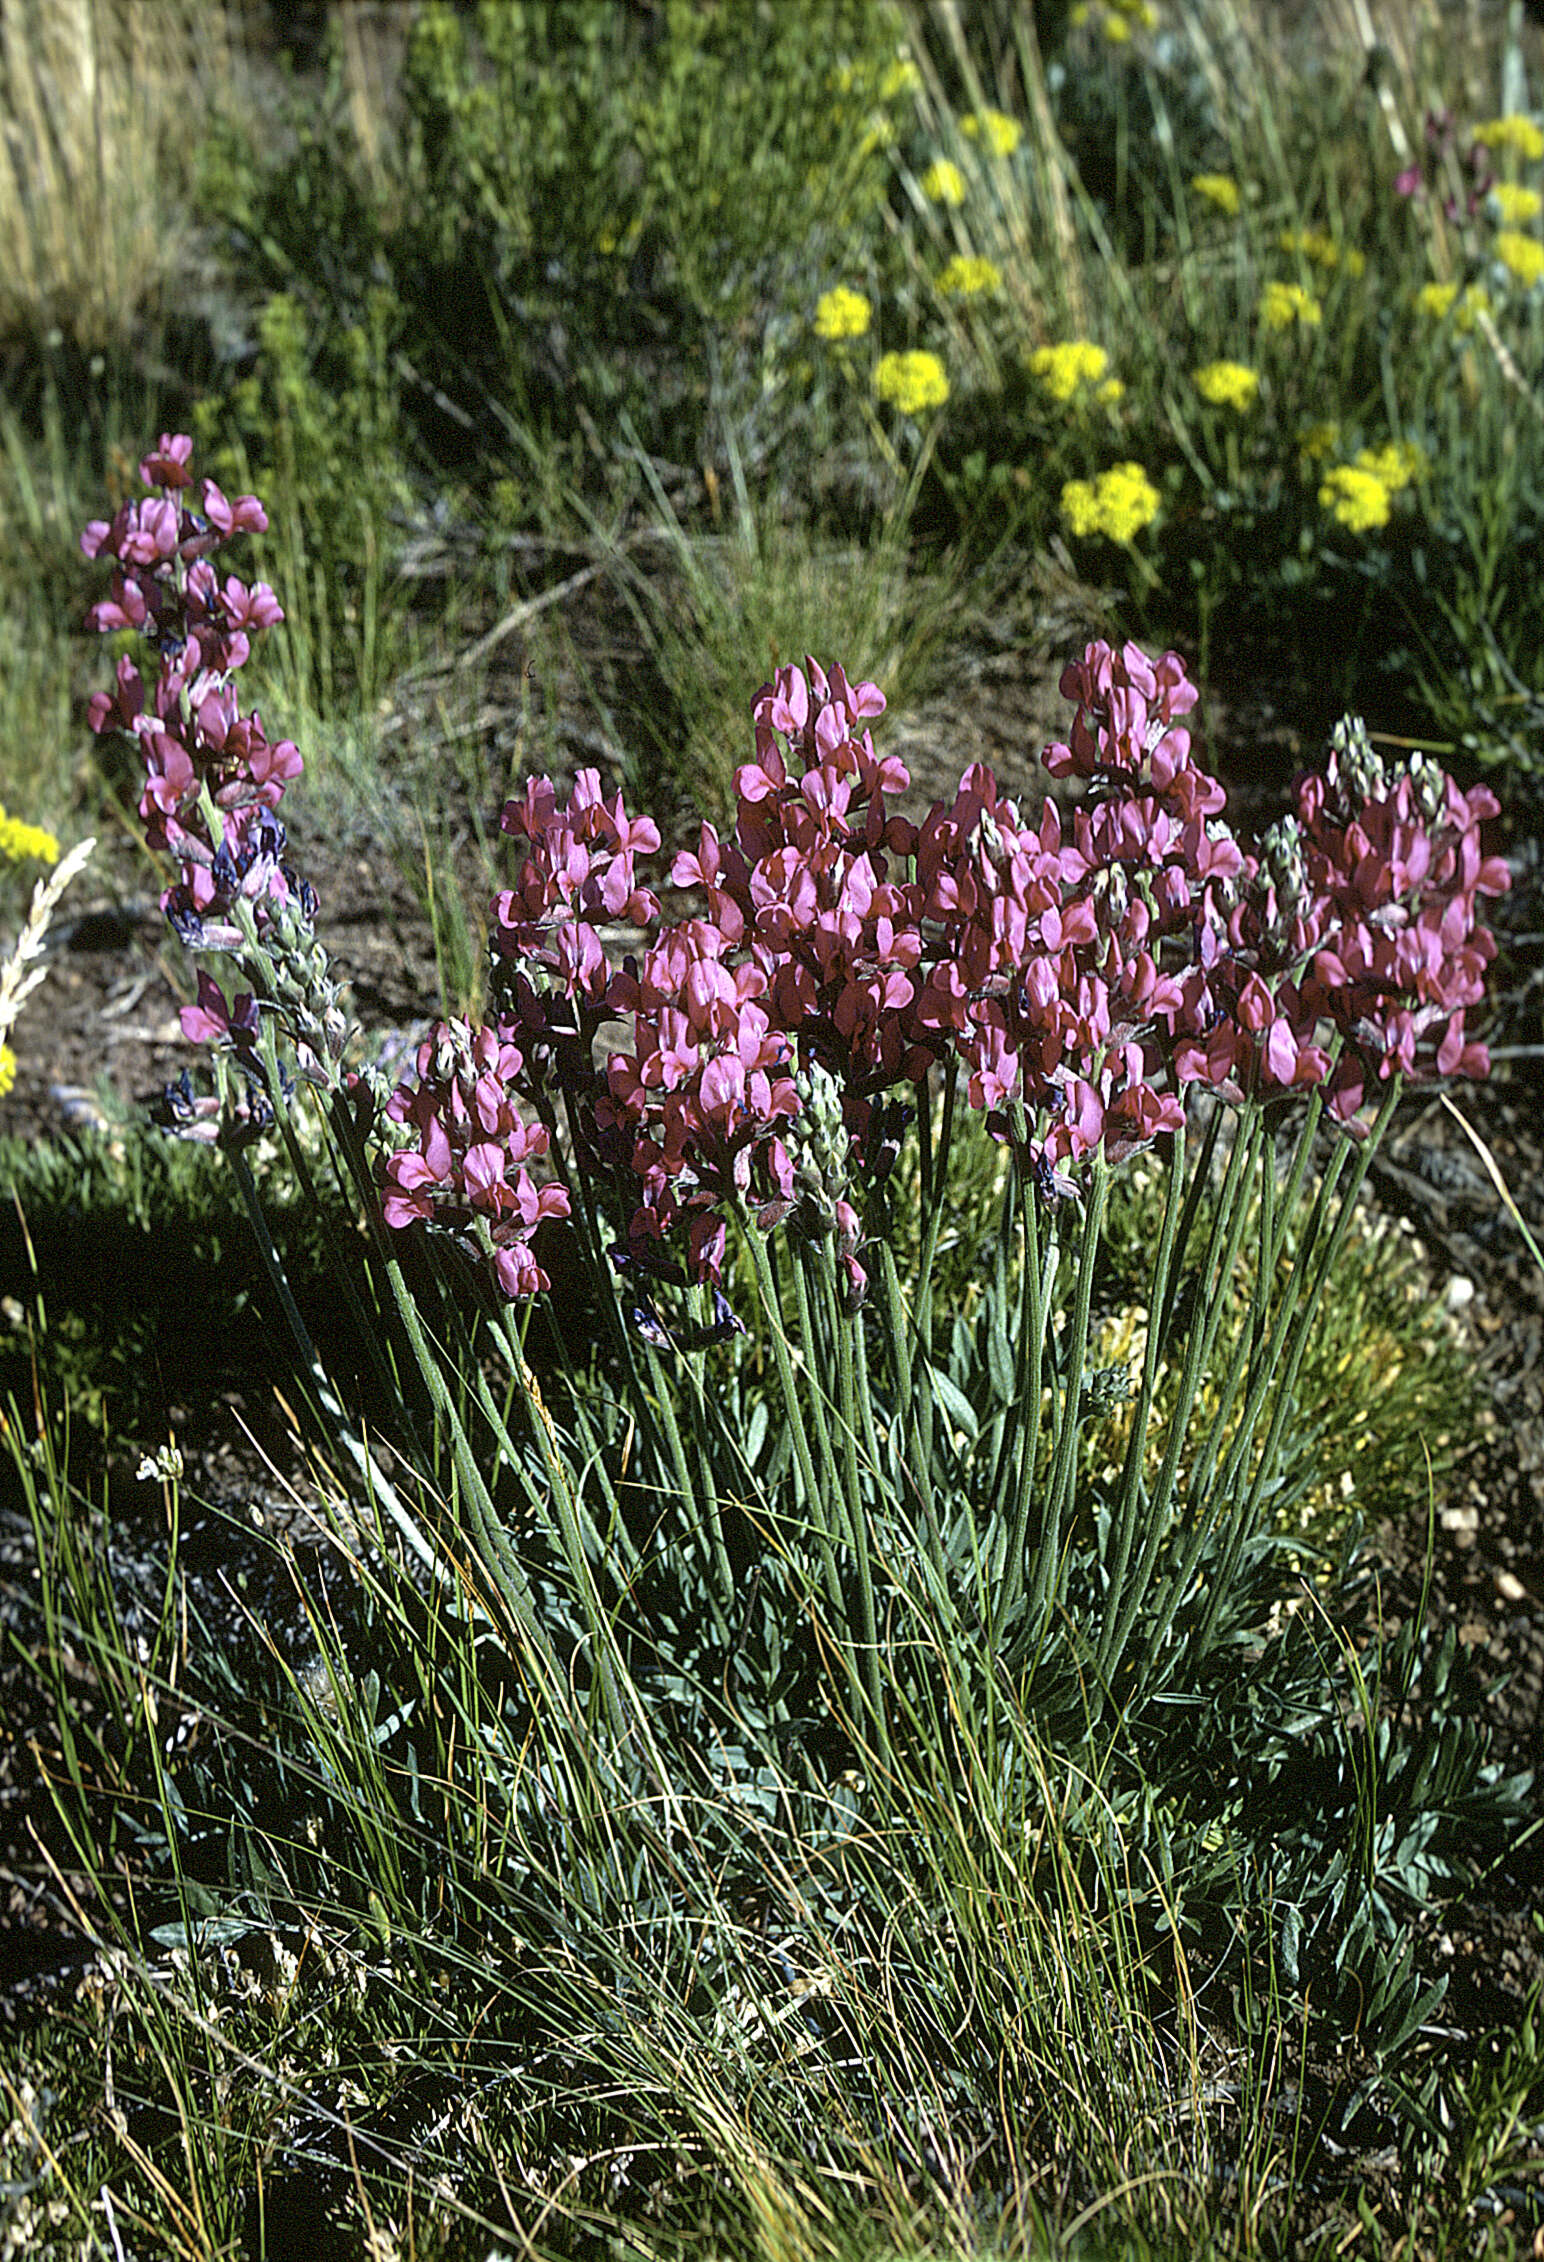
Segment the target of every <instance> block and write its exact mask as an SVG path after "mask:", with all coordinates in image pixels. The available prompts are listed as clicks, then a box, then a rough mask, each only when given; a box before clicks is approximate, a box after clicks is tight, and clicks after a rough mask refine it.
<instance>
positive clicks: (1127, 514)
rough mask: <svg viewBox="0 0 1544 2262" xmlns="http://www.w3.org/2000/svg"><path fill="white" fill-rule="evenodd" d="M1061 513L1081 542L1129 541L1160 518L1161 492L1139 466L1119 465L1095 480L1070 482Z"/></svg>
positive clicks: (1064, 493) (1062, 496)
mask: <svg viewBox="0 0 1544 2262" xmlns="http://www.w3.org/2000/svg"><path fill="white" fill-rule="evenodd" d="M1061 514H1062V517H1063V518H1064V519H1065V520H1066V521H1067V524H1068V526H1069V527H1070V528H1071V529H1072V532H1073V533H1074V534H1075V535H1076V536H1077V537H1078V539H1079V540H1080V541H1087V539H1088V538H1089V537H1090V536H1091V535H1094V534H1102V535H1103V536H1104V537H1105V539H1106V540H1107V541H1110V542H1129V541H1130V540H1131V539H1132V537H1133V536H1134V535H1137V534H1140V533H1141V531H1142V529H1143V527H1144V526H1150V525H1151V524H1152V522H1153V520H1154V519H1155V518H1156V517H1157V515H1158V490H1157V488H1156V487H1155V486H1154V485H1153V483H1152V481H1151V480H1150V479H1149V478H1148V476H1147V473H1146V472H1145V471H1144V470H1143V469H1142V466H1141V465H1140V464H1139V463H1116V464H1112V465H1111V466H1110V469H1109V470H1108V471H1102V472H1101V473H1100V474H1099V477H1098V478H1097V479H1095V480H1092V481H1090V480H1087V479H1069V480H1068V481H1067V484H1066V485H1065V487H1063V489H1062V491H1061Z"/></svg>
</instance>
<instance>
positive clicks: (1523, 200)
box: [1490, 181, 1544, 228]
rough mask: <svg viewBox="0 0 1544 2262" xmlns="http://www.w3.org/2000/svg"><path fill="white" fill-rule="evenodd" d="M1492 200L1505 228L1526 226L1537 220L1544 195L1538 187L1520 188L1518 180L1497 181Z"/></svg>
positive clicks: (1491, 195)
mask: <svg viewBox="0 0 1544 2262" xmlns="http://www.w3.org/2000/svg"><path fill="white" fill-rule="evenodd" d="M1490 201H1491V203H1492V204H1493V205H1494V206H1495V208H1496V218H1497V219H1498V220H1499V221H1500V222H1501V224H1502V226H1503V227H1505V228H1526V227H1527V225H1528V222H1529V221H1530V220H1536V219H1537V218H1538V216H1539V210H1540V207H1541V206H1544V197H1541V196H1540V195H1539V192H1538V190H1537V189H1531V188H1520V187H1519V186H1518V184H1517V182H1516V181H1497V182H1496V184H1495V186H1494V187H1493V188H1492V190H1491V192H1490Z"/></svg>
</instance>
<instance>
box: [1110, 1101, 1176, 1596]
mask: <svg viewBox="0 0 1544 2262" xmlns="http://www.w3.org/2000/svg"><path fill="white" fill-rule="evenodd" d="M1184 1192H1185V1131H1184V1126H1183V1124H1182V1125H1181V1126H1180V1128H1179V1130H1178V1131H1176V1132H1175V1134H1174V1148H1173V1152H1172V1154H1171V1155H1170V1157H1169V1185H1168V1191H1167V1193H1166V1195H1165V1197H1164V1204H1163V1225H1162V1227H1161V1228H1160V1230H1159V1235H1158V1255H1157V1259H1156V1261H1155V1263H1154V1267H1153V1288H1152V1294H1151V1296H1150V1297H1149V1299H1148V1306H1147V1344H1146V1348H1145V1350H1144V1352H1143V1355H1142V1383H1141V1388H1140V1389H1139V1391H1138V1393H1137V1402H1136V1407H1135V1409H1134V1411H1133V1413H1132V1417H1131V1436H1130V1439H1129V1440H1128V1442H1127V1446H1126V1463H1125V1467H1124V1468H1123V1469H1122V1471H1121V1488H1120V1498H1119V1500H1118V1502H1117V1503H1116V1509H1115V1534H1114V1546H1113V1549H1112V1552H1111V1555H1110V1560H1109V1571H1108V1576H1107V1578H1106V1581H1105V1592H1106V1594H1107V1595H1110V1596H1115V1595H1118V1594H1119V1593H1120V1592H1121V1589H1122V1588H1123V1586H1124V1585H1125V1580H1126V1571H1127V1568H1128V1566H1129V1564H1130V1562H1131V1550H1132V1546H1133V1544H1134V1542H1135V1539H1136V1529H1137V1521H1138V1518H1139V1517H1140V1516H1141V1514H1142V1511H1143V1509H1144V1507H1145V1505H1146V1501H1147V1492H1146V1487H1145V1486H1144V1484H1143V1482H1142V1464H1143V1462H1144V1460H1145V1459H1146V1455H1147V1425H1148V1423H1149V1422H1150V1421H1151V1419H1152V1413H1153V1398H1154V1395H1155V1393H1156V1391H1157V1388H1158V1369H1159V1363H1160V1362H1159V1333H1160V1331H1159V1324H1158V1314H1159V1313H1160V1312H1161V1311H1162V1310H1163V1308H1164V1305H1165V1303H1166V1301H1167V1298H1168V1292H1169V1274H1170V1270H1171V1268H1172V1266H1173V1262H1174V1250H1175V1246H1176V1243H1177V1241H1178V1239H1179V1220H1180V1210H1181V1207H1182V1196H1183V1194H1184Z"/></svg>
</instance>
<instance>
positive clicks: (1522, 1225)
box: [1442, 1092, 1544, 1272]
mask: <svg viewBox="0 0 1544 2262" xmlns="http://www.w3.org/2000/svg"><path fill="white" fill-rule="evenodd" d="M1442 1104H1443V1106H1444V1107H1445V1108H1446V1109H1447V1111H1448V1114H1449V1115H1450V1116H1451V1117H1452V1118H1453V1121H1454V1122H1455V1123H1456V1124H1457V1125H1458V1128H1459V1130H1460V1131H1462V1133H1463V1135H1464V1137H1465V1138H1466V1139H1467V1140H1468V1142H1469V1144H1470V1146H1471V1147H1473V1149H1474V1151H1475V1153H1476V1154H1477V1155H1478V1156H1479V1158H1480V1161H1481V1162H1482V1163H1483V1164H1484V1166H1485V1175H1486V1177H1487V1178H1488V1179H1489V1180H1490V1182H1491V1184H1492V1186H1494V1187H1495V1189H1496V1192H1497V1193H1498V1194H1499V1195H1500V1196H1501V1206H1502V1208H1503V1209H1504V1210H1505V1211H1506V1213H1507V1216H1508V1217H1509V1218H1510V1219H1511V1220H1512V1223H1513V1224H1514V1225H1515V1226H1516V1228H1517V1230H1518V1232H1519V1233H1520V1234H1521V1235H1522V1237H1523V1239H1524V1240H1525V1241H1526V1242H1527V1244H1528V1254H1529V1255H1530V1256H1531V1257H1532V1259H1533V1261H1534V1263H1535V1264H1536V1265H1537V1266H1538V1268H1539V1270H1540V1271H1541V1272H1544V1249H1541V1248H1540V1247H1539V1244H1538V1242H1537V1240H1536V1239H1535V1238H1534V1235H1533V1231H1532V1229H1531V1227H1530V1226H1529V1224H1528V1220H1527V1219H1526V1218H1525V1217H1524V1216H1523V1213H1522V1211H1521V1210H1520V1209H1519V1208H1518V1206H1517V1204H1516V1202H1515V1201H1514V1200H1513V1199H1512V1190H1511V1188H1510V1187H1509V1186H1508V1184H1507V1182H1506V1180H1505V1179H1504V1178H1503V1177H1502V1175H1501V1166H1500V1164H1499V1163H1498V1162H1497V1161H1496V1158H1495V1156H1494V1155H1493V1154H1492V1153H1491V1151H1490V1149H1489V1147H1488V1146H1487V1145H1486V1144H1485V1141H1484V1140H1483V1139H1482V1138H1481V1137H1480V1134H1479V1133H1478V1131H1476V1130H1475V1128H1474V1125H1473V1124H1472V1123H1470V1122H1469V1121H1468V1119H1467V1117H1466V1116H1464V1115H1463V1114H1462V1112H1461V1111H1460V1110H1459V1109H1458V1108H1456V1107H1455V1106H1454V1105H1453V1102H1452V1101H1451V1100H1450V1099H1449V1097H1448V1095H1447V1093H1446V1092H1444V1093H1443V1094H1442Z"/></svg>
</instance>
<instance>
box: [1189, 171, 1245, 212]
mask: <svg viewBox="0 0 1544 2262" xmlns="http://www.w3.org/2000/svg"><path fill="white" fill-rule="evenodd" d="M1190 185H1191V187H1192V188H1193V189H1194V190H1195V193H1196V195H1197V196H1204V197H1205V199H1206V201H1207V203H1208V204H1215V205H1216V207H1217V209H1218V211H1219V212H1226V214H1227V215H1228V218H1229V219H1230V220H1236V219H1237V218H1238V208H1239V201H1240V200H1239V193H1238V183H1237V181H1236V180H1235V179H1234V178H1233V175H1232V174H1231V173H1197V175H1196V177H1195V179H1194V180H1193V181H1192V182H1191V184H1190Z"/></svg>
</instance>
